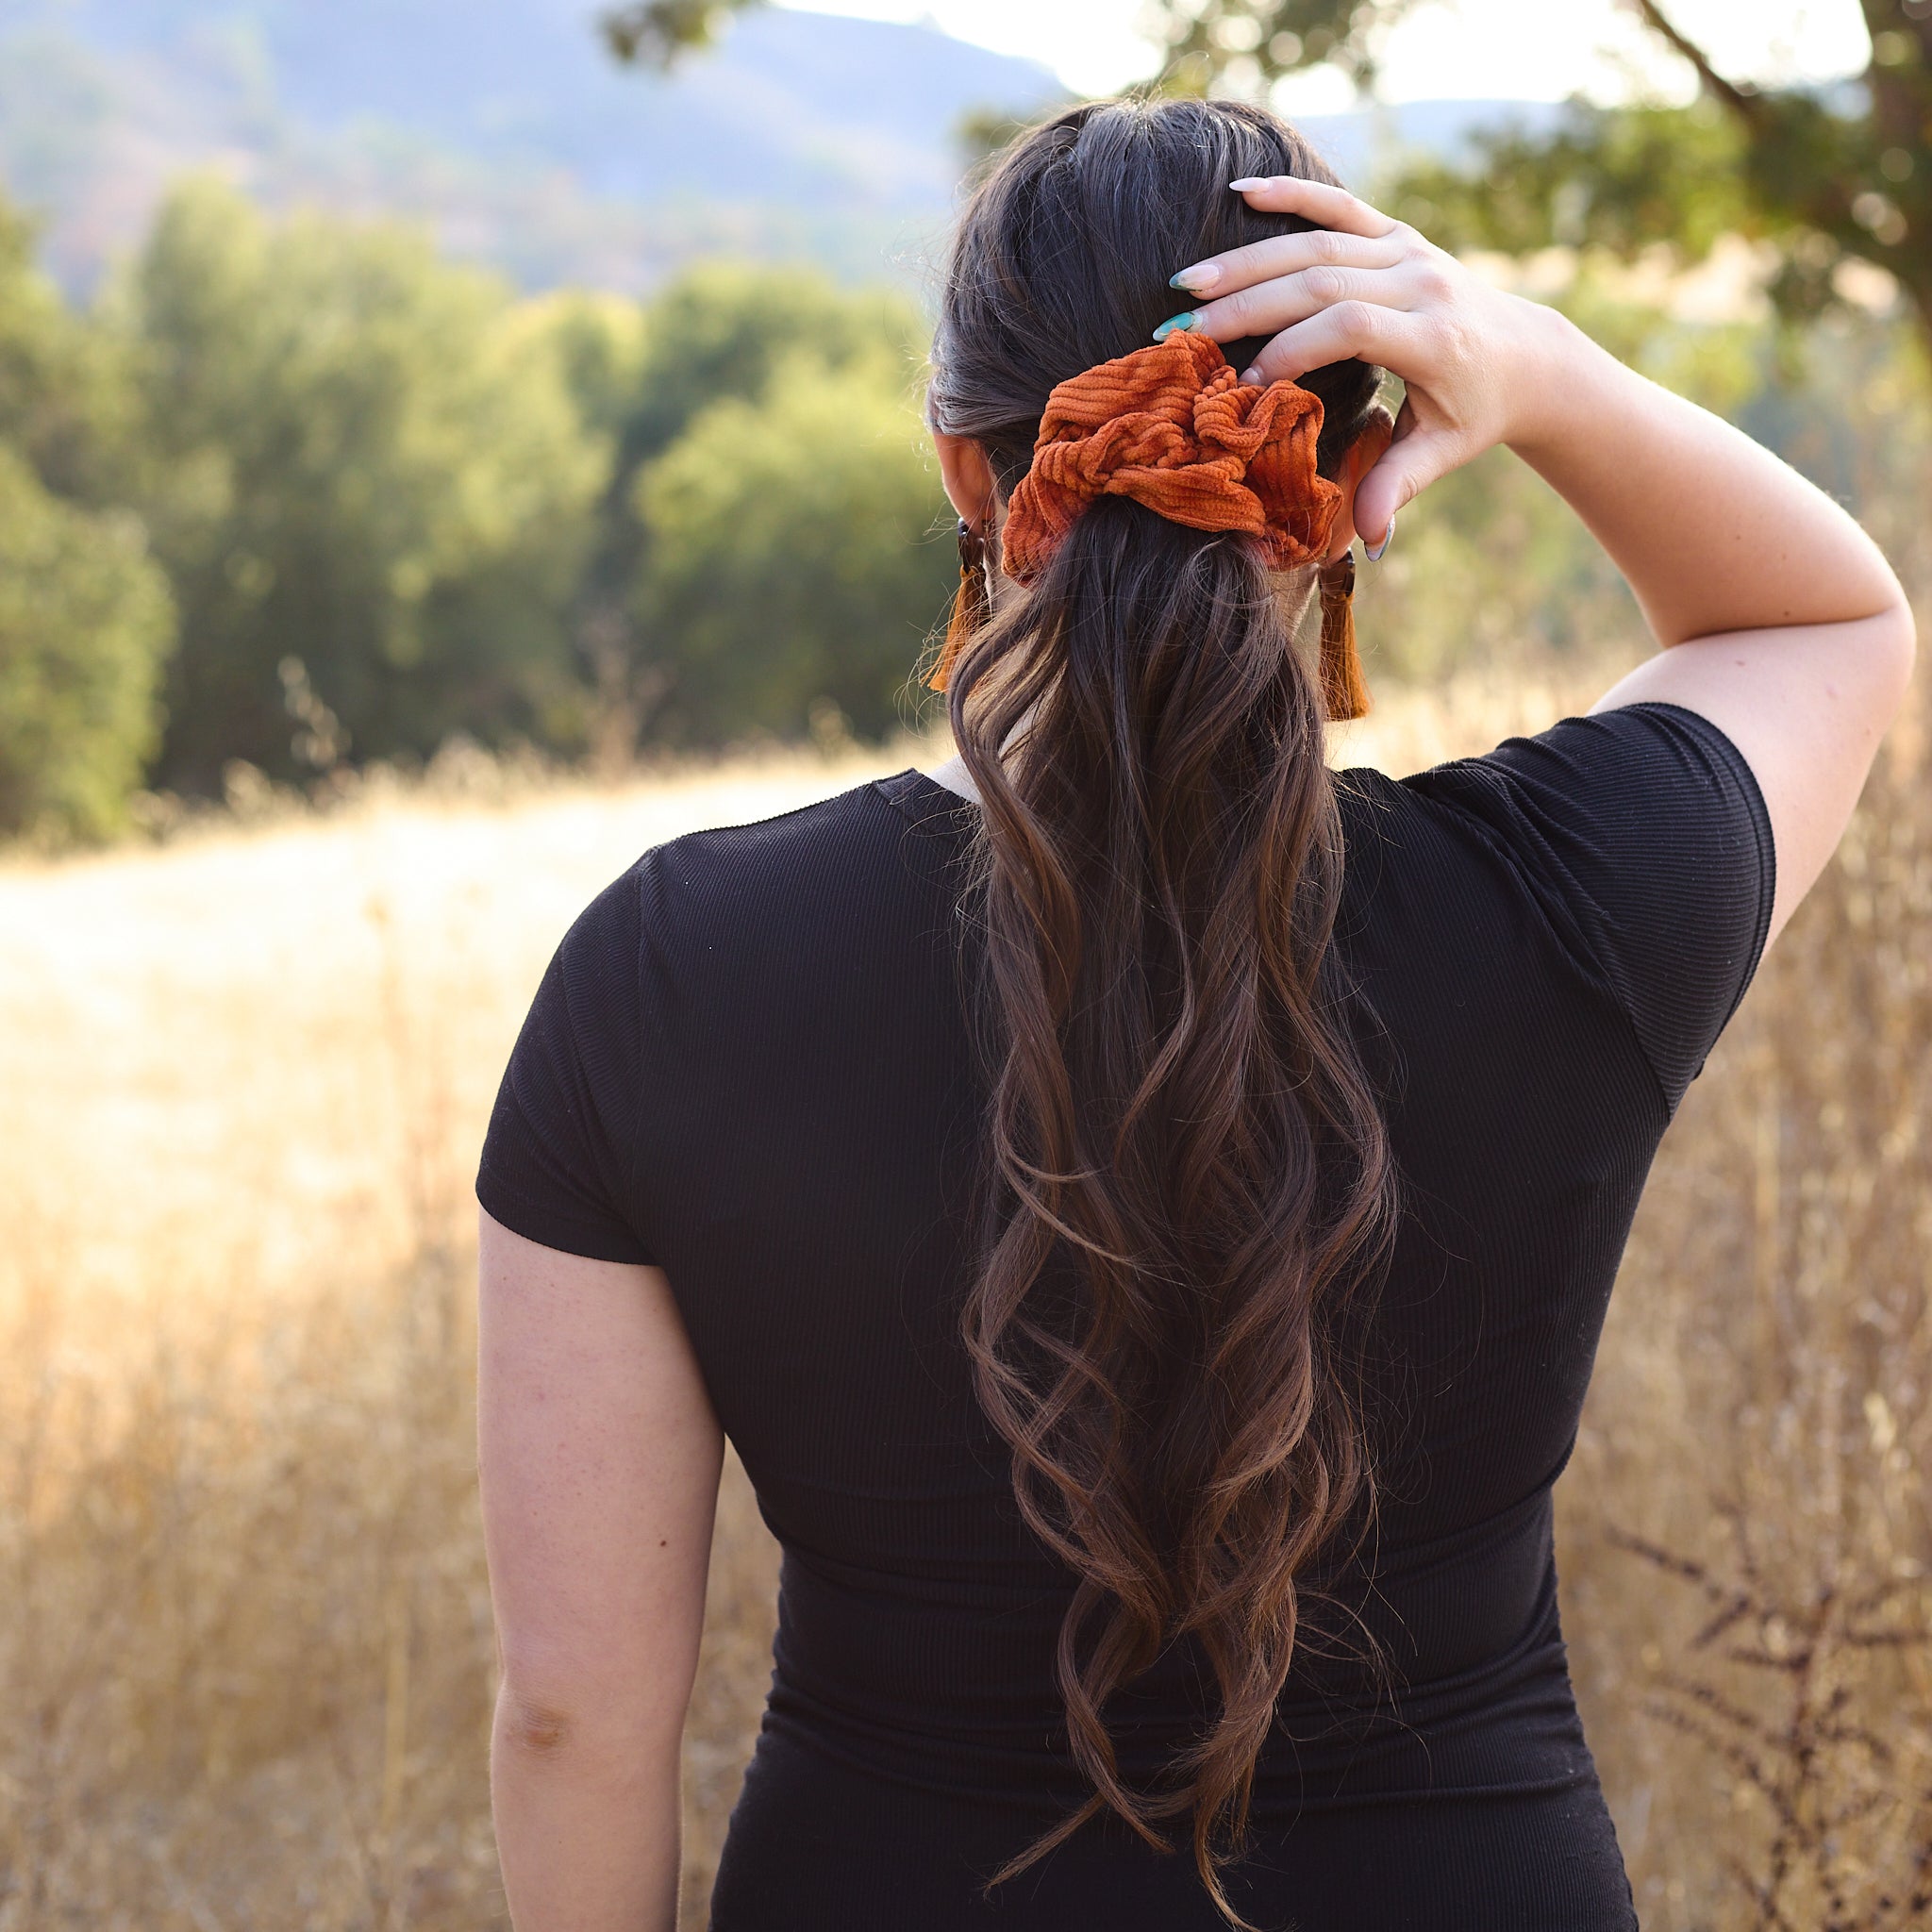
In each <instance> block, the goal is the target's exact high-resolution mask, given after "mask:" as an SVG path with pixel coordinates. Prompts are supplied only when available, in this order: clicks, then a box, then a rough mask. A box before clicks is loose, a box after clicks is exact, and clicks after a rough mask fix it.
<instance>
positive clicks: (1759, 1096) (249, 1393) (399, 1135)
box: [0, 682, 1932, 1932]
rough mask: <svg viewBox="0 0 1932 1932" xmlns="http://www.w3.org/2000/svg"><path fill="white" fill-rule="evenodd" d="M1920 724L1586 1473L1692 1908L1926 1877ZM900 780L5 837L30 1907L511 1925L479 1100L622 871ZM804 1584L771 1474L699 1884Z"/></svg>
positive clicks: (1547, 693) (1790, 985)
mask: <svg viewBox="0 0 1932 1932" xmlns="http://www.w3.org/2000/svg"><path fill="white" fill-rule="evenodd" d="M1588 694H1589V692H1588V688H1587V686H1586V685H1585V684H1583V683H1581V682H1578V683H1573V684H1571V685H1570V686H1568V688H1564V689H1555V688H1551V689H1528V688H1524V686H1523V685H1522V684H1521V683H1520V682H1519V683H1518V685H1517V686H1516V687H1515V688H1514V689H1512V690H1511V691H1509V692H1508V693H1507V695H1505V694H1503V693H1501V692H1500V691H1497V690H1495V689H1485V688H1484V687H1482V686H1481V685H1479V684H1475V683H1465V684H1462V685H1459V686H1457V687H1456V688H1454V689H1453V690H1452V691H1450V692H1448V693H1447V694H1445V695H1443V696H1441V697H1438V698H1435V699H1424V698H1419V697H1409V698H1400V699H1391V701H1390V702H1389V703H1388V704H1387V705H1386V706H1385V708H1384V709H1383V710H1382V711H1381V712H1379V713H1378V714H1377V715H1376V717H1375V718H1374V719H1372V720H1371V721H1369V723H1368V724H1365V725H1362V726H1358V727H1354V729H1353V734H1352V740H1351V741H1349V742H1346V743H1344V744H1343V745H1342V746H1341V756H1342V757H1343V758H1370V759H1373V760H1374V761H1376V762H1381V763H1386V764H1389V765H1391V766H1393V767H1396V768H1404V767H1410V766H1413V765H1415V764H1418V763H1422V762H1426V761H1428V760H1429V759H1432V758H1437V757H1441V756H1444V755H1447V754H1449V753H1453V752H1457V751H1467V750H1474V749H1479V748H1482V747H1484V746H1486V745H1488V744H1490V743H1491V742H1493V741H1494V740H1495V739H1496V738H1497V737H1498V736H1499V735H1502V734H1503V733H1504V732H1506V731H1508V730H1512V729H1519V728H1524V727H1525V726H1526V727H1530V728H1534V727H1535V726H1536V725H1538V724H1542V723H1544V722H1547V720H1548V719H1549V718H1550V717H1552V716H1554V715H1556V713H1557V709H1559V708H1561V707H1562V706H1564V705H1568V704H1574V703H1575V702H1578V701H1579V700H1580V699H1582V698H1583V697H1586V696H1587V695H1588ZM1917 744H1918V741H1917V737H1916V733H1915V732H1914V731H1901V732H1900V733H1899V734H1897V735H1896V737H1895V739H1894V741H1893V745H1892V747H1891V749H1890V751H1889V753H1888V754H1887V757H1886V758H1885V760H1884V762H1883V763H1882V765H1881V768H1880V772H1879V774H1878V775H1877V777H1876V778H1875V779H1874V785H1873V788H1872V791H1871V794H1870V796H1869V798H1868V801H1867V806H1866V808H1865V810H1864V811H1863V813H1861V816H1860V819H1859V822H1858V824H1857V827H1856V829H1855V831H1854V833H1853V836H1852V837H1851V839H1850V840H1849V841H1847V845H1846V848H1845V854H1844V857H1843V859H1842V860H1841V862H1840V864H1839V865H1838V866H1837V867H1836V868H1835V869H1834V872H1833V874H1831V875H1830V877H1829V878H1828V880H1827V882H1826V883H1825V885H1824V887H1823V888H1821V890H1820V891H1819V893H1818V895H1817V897H1816V900H1815V901H1814V903H1813V904H1811V905H1810V906H1808V907H1807V908H1806V910H1805V911H1804V913H1803V914H1801V916H1800V919H1799V921H1798V922H1797V923H1796V924H1794V925H1793V927H1792V929H1791V930H1790V933H1789V934H1788V935H1787V936H1786V938H1785V940H1784V941H1782V942H1781V943H1780V945H1779V947H1778V949H1777V950H1776V951H1775V952H1774V954H1773V956H1772V957H1771V958H1770V959H1769V960H1768V961H1767V963H1766V966H1765V968H1764V971H1763V973H1762V974H1761V976H1760V979H1759V982H1758V984H1757V988H1756V989H1755V990H1754V991H1753V992H1752V994H1751V996H1750V998H1749V999H1748V1000H1747V1002H1746V1004H1745V1007H1744V1008H1743V1010H1742V1012H1741V1013H1740V1016H1739V1018H1738V1020H1737V1021H1736V1022H1735V1023H1734V1024H1733V1027H1732V1029H1731V1031H1730V1033H1729V1034H1727V1036H1726V1038H1725V1040H1724V1042H1723V1044H1722V1045H1721V1047H1720V1049H1719V1051H1718V1052H1717V1053H1716V1054H1715V1055H1713V1057H1712V1059H1711V1063H1710V1066H1709V1069H1708V1070H1707V1074H1706V1075H1705V1077H1704V1078H1703V1079H1702V1080H1701V1081H1699V1082H1698V1083H1697V1084H1696V1086H1695V1087H1694V1088H1693V1089H1692V1091H1691V1098H1690V1099H1689V1101H1688V1102H1687V1103H1686V1106H1685V1108H1684V1110H1683V1113H1682V1116H1681V1117H1680V1119H1679V1121H1678V1122H1677V1124H1675V1125H1674V1127H1673V1129H1672V1131H1671V1134H1670V1137H1669V1139H1668V1141H1667V1142H1666V1144H1665V1148H1664V1152H1663V1155H1662V1157H1661V1158H1660V1160H1659V1163H1658V1167H1657V1174H1656V1176H1655V1178H1654V1180H1653V1183H1652V1187H1651V1190H1650V1193H1649V1196H1648V1198H1647V1200H1646V1202H1645V1206H1644V1208H1643V1210H1642V1213H1641V1217H1640V1221H1639V1225H1638V1230H1637V1234H1636V1237H1635V1239H1634V1241H1633V1243H1632V1246H1631V1251H1630V1257H1629V1260H1628V1263H1627V1265H1626V1267H1625V1269H1624V1279H1623V1282H1622V1284H1621V1286H1620V1289H1619V1293H1618V1298H1617V1305H1616V1307H1615V1309H1614V1312H1613V1314H1612V1318H1611V1325H1610V1330H1609V1333H1608V1335H1607V1340H1606V1342H1605V1346H1604V1352H1603V1359H1602V1362H1601V1366H1600V1369H1599V1374H1598V1379H1597V1386H1596V1389H1595V1392H1594V1394H1593V1396H1592V1399H1591V1407H1590V1412H1589V1415H1588V1418H1587V1423H1586V1429H1585V1433H1584V1437H1583V1441H1582V1442H1581V1444H1580V1446H1579V1451H1578V1456H1577V1460H1576V1465H1575V1467H1574V1470H1573V1472H1572V1474H1570V1476H1569V1477H1568V1478H1567V1479H1566V1481H1565V1483H1564V1485H1563V1486H1562V1489H1561V1491H1559V1494H1560V1495H1561V1497H1562V1501H1563V1508H1562V1530H1563V1538H1564V1553H1563V1554H1564V1571H1565V1595H1566V1614H1567V1620H1568V1628H1569V1634H1570V1639H1571V1643H1572V1653H1573V1660H1574V1668H1575V1673H1576V1677H1577V1681H1578V1686H1579V1690H1580V1692H1581V1694H1582V1696H1583V1698H1584V1700H1585V1703H1586V1707H1587V1716H1588V1719H1589V1722H1590V1725H1591V1736H1592V1739H1593V1741H1594V1743H1595V1746H1596V1749H1597V1752H1598V1756H1599V1758H1600V1761H1601V1763H1602V1765H1603V1768H1604V1772H1605V1777H1606V1782H1607V1786H1608V1788H1609V1790H1610V1793H1611V1798H1612V1802H1613V1805H1614V1807H1615V1808H1616V1812H1617V1816H1618V1821H1619V1824H1620V1828H1621V1830H1622V1832H1623V1835H1624V1844H1625V1848H1626V1851H1627V1852H1628V1854H1629V1856H1630V1860H1631V1866H1632V1871H1633V1876H1634V1878H1635V1881H1636V1884H1637V1886H1638V1891H1639V1902H1640V1905H1641V1907H1642V1909H1643V1912H1644V1917H1645V1922H1646V1924H1648V1925H1650V1926H1652V1927H1654V1928H1659V1932H1691V1928H1698V1932H1720V1928H1724V1932H1730V1928H1737V1932H1742V1928H1745V1927H1757V1926H1760V1925H1767V1924H1781V1925H1787V1926H1790V1927H1793V1928H1795V1927H1805V1928H1807V1932H1808V1928H1816V1927H1823V1926H1833V1925H1836V1926H1842V1927H1846V1928H1851V1927H1858V1928H1868V1927H1871V1928H1875V1927H1881V1926H1885V1927H1889V1926H1893V1925H1899V1926H1903V1925H1905V1924H1907V1923H1908V1922H1912V1921H1914V1920H1916V1919H1918V1918H1921V1917H1923V1916H1924V1914H1925V1912H1926V1911H1927V1909H1928V1906H1927V1904H1926V1901H1925V1898H1924V1893H1925V1892H1926V1891H1927V1890H1928V1888H1932V1881H1928V1879H1927V1876H1926V1863H1927V1858H1928V1855H1932V1799H1928V1797H1927V1793H1928V1791H1932V1651H1928V1649H1927V1646H1926V1643H1925V1632H1926V1627H1927V1624H1926V1618H1927V1611H1928V1609H1932V1601H1928V1591H1932V1582H1928V1574H1927V1571H1926V1568H1925V1565H1926V1564H1927V1563H1928V1562H1932V1539H1928V1522H1927V1516H1926V1506H1925V1498H1924V1493H1923V1491H1922V1489H1921V1487H1920V1479H1919V1471H1920V1470H1921V1468H1922V1467H1923V1466H1924V1457H1925V1454H1926V1452H1927V1450H1928V1449H1932V1404H1928V1402H1927V1400H1926V1381H1927V1377H1928V1375H1932V1304H1928V1298H1927V1292H1926V1287H1925V1274H1926V1271H1925V1265H1924V1255H1925V1253H1926V1252H1927V1238H1928V1236H1932V1189H1928V1187H1927V1185H1926V1183H1927V1181H1928V1179H1932V1174H1928V1167H1932V1132H1928V1129H1927V1126H1926V1125H1925V1124H1922V1120H1921V1111H1922V1106H1923V1104H1924V1103H1923V1100H1922V1096H1923V1095H1924V1092H1925V1091H1926V1075H1927V1074H1928V1073H1932V983H1928V978H1927V974H1928V970H1932V801H1928V800H1927V799H1926V798H1925V796H1924V787H1923V782H1922V776H1921V766H1920V760H1919V756H1918V750H1917ZM913 756H914V754H913V753H912V752H911V751H908V750H904V749H902V750H901V751H900V752H898V753H896V754H894V755H891V756H888V757H886V758H883V759H880V760H878V761H876V762H875V764H874V767H873V769H891V768H893V767H895V766H897V765H899V764H903V763H905V762H908V759H909V758H912V757H913ZM860 769H861V768H860V767H859V766H858V765H857V764H851V765H844V766H839V767H831V766H826V765H823V764H816V763H808V762H794V763H791V764H786V763H783V762H777V763H772V764H768V765H763V766H759V767H756V768H744V769H739V770H735V771H728V772H724V773H719V774H711V775H708V776H707V775H705V774H690V775H688V776H686V777H685V778H683V779H680V780H679V781H677V782H675V783H668V784H658V785H651V784H648V783H638V784H636V785H632V786H629V787H626V788H622V789H610V790H592V789H590V788H582V787H580V788H571V787H562V788H557V789H552V790H550V791H540V792H537V793H534V794H533V795H531V796H529V797H527V798H525V800H524V801H523V802H521V803H518V804H515V805H513V806H490V805H482V804H475V803H470V804H462V803H452V802H448V801H442V802H439V801H438V800H436V799H435V798H432V797H427V796H418V797H415V798H408V797H399V798H391V799H390V800H388V801H387V802H383V801H374V802H370V803H368V804H365V805H363V806H361V807H358V808H354V809H351V810H348V811H346V812H343V813H341V814H339V815H336V816H333V817H330V818H328V819H324V820H312V821H302V820H291V821H289V822H286V823H282V824H272V825H268V826H264V827H260V828H257V829H253V830H249V829H241V828H231V829H227V830H212V831H204V832H202V833H199V834H196V835H195V836H192V837H191V838H188V839H186V840H184V841H182V842H180V843H178V844H177V845H175V846H172V847H169V848H167V849H163V850H160V851H158V852H139V851H126V852H120V853H115V854H109V855H107V856H104V857H100V858H90V859H81V860H74V861H69V862H65V863H61V864H29V863H26V862H17V863H15V864H12V865H10V866H7V867H0V934H4V935H5V938H4V942H0V1224H4V1225H5V1227H6V1229H7V1231H8V1238H7V1240H6V1242H5V1244H4V1250H0V1591H4V1601H5V1603H6V1605H7V1615H6V1617H5V1620H4V1622H0V1697H4V1700H5V1708H6V1709H7V1711H8V1724H7V1725H6V1726H5V1727H4V1730H0V1932H29V1928H31V1932H41V1928H53V1927H69V1926H87V1927H91V1928H92V1927H102V1928H107V1927H115V1926H127V1927H136V1926H138V1927H141V1928H142V1932H175V1928H177V1927H178V1928H181V1932H191V1928H192V1932H215V1928H229V1927H249V1928H254V1927H276V1928H280V1927H284V1926H288V1927H298V1926H299V1927H304V1928H308V1927H312V1928H316V1932H334V1928H338V1927H341V1928H351V1927H355V1928H361V1927H369V1928H376V1927H382V1928H391V1927H404V1926H408V1927H419V1928H425V1932H433V1928H445V1927H447V1928H456V1927H458V1926H461V1927H465V1928H470V1927H478V1926H484V1925H490V1924H503V1923H504V1920H503V1911H502V1899H501V1893H500V1890H499V1889H498V1885H497V1881H496V1876H495V1869H494V1863H493V1857H492V1854H491V1840H490V1830H489V1817H488V1803H487V1790H486V1784H485V1760H484V1754H485V1744H486V1731H487V1722H488V1710H489V1701H490V1696H491V1669H492V1646H491V1634H490V1621H489V1610H488V1599H487V1592H486V1589H485V1582H484V1574H483V1566H482V1559H481V1554H480V1543H479V1537H478V1532H477V1524H476V1515H475V1499H474V1494H473V1487H472V1440H471V1427H472V1417H471V1391H470V1379H471V1346H472V1317H471V1307H470V1293H469V1286H470V1285H469V1263H470V1251H471V1237H470V1221H471V1206H470V1197H469V1181H470V1175H471V1171H472V1165H473V1161H474V1156H475V1148H476V1145H477V1141H478V1139H479V1136H480V1130H481V1124H482V1121H483V1118H484V1115H485V1112H486V1110H487V1107H488V1104H489V1100H490V1096H491V1091H493V1087H494V1083H495V1079H496V1076H497V1074H498V1072H499V1070H500V1068H501V1066H502V1063H503V1059H504V1057H505V1054H506V1052H507V1051H508V1044H509V1041H510V1039H511V1037H512V1034H513V1032H514V1028H515V1026H516V1024H517V1021H518V1019H519V1018H520V1016H521V1013H522V1010H523V1008H524V1005H525V1001H526V1000H527V998H528V996H529V993H530V991H531V989H532V988H533V987H534V985H535V982H536V979H537V976H538V974H539V973H540V972H541V967H542V964H543V961H544V959H545V958H547V956H548V954H549V951H550V949H551V947H552V946H553V945H554V943H555V942H556V940H557V938H558V935H559V934H560V932H561V930H562V928H563V926H564V925H565V924H567V922H568V920H569V918H570V917H571V915H572V914H573V913H574V912H575V909H576V908H578V907H579V906H580V905H581V904H582V903H583V902H584V901H585V900H586V899H587V898H588V897H589V896H590V895H591V892H592V891H595V890H596V889H597V888H598V887H599V886H600V885H602V884H603V883H604V882H605V881H606V880H607V879H608V878H609V877H611V876H613V875H614V874H616V873H617V872H618V871H620V870H621V869H622V868H623V866H624V865H625V864H626V863H627V862H628V860H629V859H630V858H632V857H633V856H634V855H635V853H636V852H638V851H639V850H641V848H642V847H643V846H645V845H646V844H649V843H652V842H655V841H658V840H659V839H662V838H664V837H667V836H669V835H671V834H672V833H674V832H675V831H677V830H679V829H682V828H684V827H687V826H690V825H693V824H707V823H720V822H724V821H727V820H730V819H738V818H750V817H758V816H761V815H764V814H766V813H768V812H772V811H775V810H780V809H783V808H786V807H788V806H789V805H791V804H794V803H797V802H800V801H801V800H803V799H805V798H807V797H809V796H811V795H814V794H815V793H818V792H823V791H829V790H833V789H837V788H838V787H840V786H842V785H844V784H847V783H850V782H854V780H855V779H856V777H857V776H858V774H859V772H860ZM772 1574H773V1559H772V1552H771V1547H770V1543H769V1540H768V1539H767V1538H766V1537H765V1535H764V1532H763V1531H762V1529H761V1527H760V1526H759V1524H758V1518H757V1513H756V1509H755V1507H753V1506H752V1504H751V1502H750V1498H749V1495H748V1493H747V1491H746V1490H745V1487H744V1485H743V1482H742V1479H741V1477H740V1476H738V1475H737V1474H735V1472H734V1473H733V1474H732V1475H731V1478H730V1480H729V1481H728V1482H727V1485H726V1491H725V1495H724V1503H723V1508H722V1513H721V1518H720V1533H719V1537H718V1541H717V1548H716V1554H715V1557H714V1561H713V1591H712V1599H711V1605H710V1612H709V1618H708V1632H707V1640H706V1652H705V1657H704V1661H703V1664H702V1666H701V1673H700V1681H699V1685H698V1691H697V1694H696V1698H695V1700H694V1704H693V1707H692V1713H691V1725H690V1729H689V1733H688V1742H687V1752H686V1760H687V1761H686V1795H687V1812H688V1830H689V1848H690V1869H689V1874H688V1878H689V1882H688V1886H687V1904H688V1907H689V1917H690V1922H691V1924H702V1921H703V1909H702V1908H703V1900H704V1897H705V1893H706V1890H707V1888H708V1882H709V1876H710V1873H711V1871H712V1869H713V1865H714V1862H715V1858H716V1853H717V1847H718V1844H719V1841H720V1839H721V1837H722V1832H723V1826H724V1817H725V1814H726V1813H727V1811H728V1809H729V1807H730V1803H731V1800H732V1797H733V1794H734V1792H735V1789H736V1783H737V1778H738V1774H739V1770H740V1767H741V1763H742V1759H743V1755H744V1752H745V1750H746V1749H747V1747H748V1743H749V1740H750V1737H751V1734H752V1731H753V1729H754V1728H755V1725H756V1722H757V1712H758V1705H759V1702H760V1700H761V1698H762V1695H763V1691H764V1683H765V1676H766V1672H767V1669H768V1655H767V1653H768V1644H769V1638H770V1629H771V1620H772V1607H771V1585H772ZM1754 1889H1755V1895H1754Z"/></svg>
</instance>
